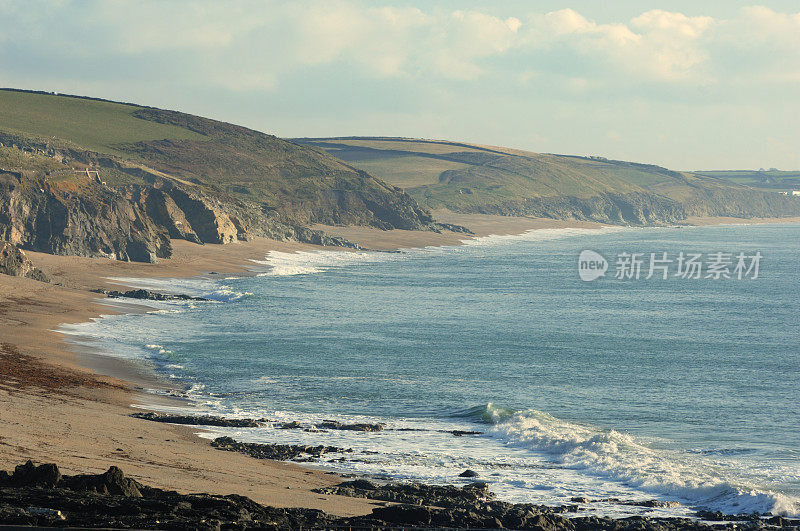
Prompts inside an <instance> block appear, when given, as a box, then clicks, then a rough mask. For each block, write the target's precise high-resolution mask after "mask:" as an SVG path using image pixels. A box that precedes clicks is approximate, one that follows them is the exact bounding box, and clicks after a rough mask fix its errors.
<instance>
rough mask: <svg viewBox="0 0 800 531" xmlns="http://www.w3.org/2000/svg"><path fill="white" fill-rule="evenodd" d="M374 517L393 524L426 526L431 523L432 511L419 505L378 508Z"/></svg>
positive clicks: (374, 510)
mask: <svg viewBox="0 0 800 531" xmlns="http://www.w3.org/2000/svg"><path fill="white" fill-rule="evenodd" d="M372 516H374V517H375V518H377V519H378V520H382V521H384V522H389V523H391V524H400V525H410V526H415V527H416V526H424V525H428V524H429V523H430V521H431V510H430V509H429V508H427V507H420V506H418V505H391V506H389V507H376V508H375V509H373V510H372Z"/></svg>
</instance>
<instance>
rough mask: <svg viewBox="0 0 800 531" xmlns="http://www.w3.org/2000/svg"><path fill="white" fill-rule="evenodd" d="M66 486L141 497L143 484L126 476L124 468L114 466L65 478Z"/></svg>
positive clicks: (101, 492) (80, 489)
mask: <svg viewBox="0 0 800 531" xmlns="http://www.w3.org/2000/svg"><path fill="white" fill-rule="evenodd" d="M64 486H65V487H67V488H69V489H71V490H74V491H86V492H96V493H98V494H110V495H114V496H126V497H129V498H141V497H142V493H141V490H140V489H141V488H142V485H141V484H139V483H138V482H136V481H135V480H133V479H130V478H126V477H125V475H124V474H123V473H122V470H120V469H119V468H117V467H115V466H112V467H110V468H109V469H108V470H107V471H106V472H105V473H103V474H97V475H95V474H84V475H79V476H71V477H69V478H64Z"/></svg>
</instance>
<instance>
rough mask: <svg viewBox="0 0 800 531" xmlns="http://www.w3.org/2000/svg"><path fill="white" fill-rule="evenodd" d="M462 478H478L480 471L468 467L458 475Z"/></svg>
mask: <svg viewBox="0 0 800 531" xmlns="http://www.w3.org/2000/svg"><path fill="white" fill-rule="evenodd" d="M458 477H460V478H476V477H478V473H477V472H475V471H474V470H470V469H467V470H465V471H463V472H462V473H460V474H459V475H458Z"/></svg>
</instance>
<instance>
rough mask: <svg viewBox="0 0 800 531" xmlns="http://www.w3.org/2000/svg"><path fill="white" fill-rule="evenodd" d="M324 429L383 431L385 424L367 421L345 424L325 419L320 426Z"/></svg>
mask: <svg viewBox="0 0 800 531" xmlns="http://www.w3.org/2000/svg"><path fill="white" fill-rule="evenodd" d="M318 427H319V428H322V429H327V430H348V431H383V428H384V426H383V424H366V423H356V424H343V423H341V422H339V421H337V420H324V421H323V422H322V423H321V424H319V426H318Z"/></svg>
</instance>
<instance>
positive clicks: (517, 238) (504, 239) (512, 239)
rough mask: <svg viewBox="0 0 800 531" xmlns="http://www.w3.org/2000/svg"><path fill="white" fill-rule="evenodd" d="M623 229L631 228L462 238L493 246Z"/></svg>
mask: <svg viewBox="0 0 800 531" xmlns="http://www.w3.org/2000/svg"><path fill="white" fill-rule="evenodd" d="M623 230H631V229H630V228H629V227H619V226H613V227H609V226H603V227H597V228H578V227H574V228H573V227H569V228H552V229H530V230H528V231H525V232H523V233H522V234H489V235H487V236H480V237H478V238H471V239H465V240H461V243H463V244H464V245H472V246H491V245H507V244H509V243H517V242H536V241H549V240H559V239H562V238H571V237H574V236H591V235H600V234H610V233H613V232H620V231H623Z"/></svg>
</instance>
